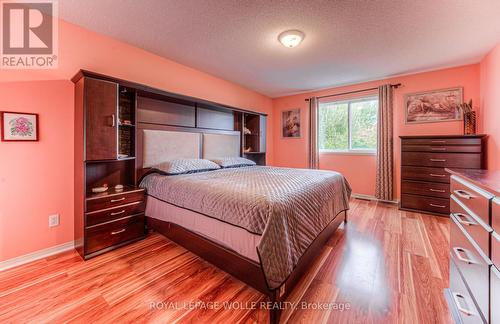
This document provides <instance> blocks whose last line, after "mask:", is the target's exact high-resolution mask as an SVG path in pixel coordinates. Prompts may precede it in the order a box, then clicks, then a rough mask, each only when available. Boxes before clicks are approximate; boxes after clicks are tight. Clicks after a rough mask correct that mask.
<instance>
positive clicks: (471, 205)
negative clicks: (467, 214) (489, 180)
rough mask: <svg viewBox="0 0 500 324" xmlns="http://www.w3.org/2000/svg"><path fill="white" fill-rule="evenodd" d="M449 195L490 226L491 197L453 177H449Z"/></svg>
mask: <svg viewBox="0 0 500 324" xmlns="http://www.w3.org/2000/svg"><path fill="white" fill-rule="evenodd" d="M451 193H452V194H453V195H454V196H455V197H456V198H457V199H458V200H459V201H460V202H461V203H462V204H464V205H465V206H466V207H467V208H468V209H469V210H470V211H472V212H473V213H474V214H476V216H478V217H479V218H481V220H482V221H483V222H485V223H486V224H487V225H491V223H490V200H491V199H492V198H493V196H491V195H490V194H489V193H487V192H485V191H483V190H481V189H479V188H476V187H474V186H473V185H471V184H469V183H468V182H467V181H465V180H462V179H461V178H459V177H457V176H454V175H453V176H451Z"/></svg>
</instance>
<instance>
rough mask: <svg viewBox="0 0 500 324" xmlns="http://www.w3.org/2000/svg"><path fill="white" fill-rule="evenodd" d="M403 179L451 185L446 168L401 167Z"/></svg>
mask: <svg viewBox="0 0 500 324" xmlns="http://www.w3.org/2000/svg"><path fill="white" fill-rule="evenodd" d="M401 179H402V180H421V181H429V182H442V183H450V174H449V173H448V172H446V171H445V170H444V168H426V167H414V166H403V167H401Z"/></svg>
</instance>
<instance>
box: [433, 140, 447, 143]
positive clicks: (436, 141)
mask: <svg viewBox="0 0 500 324" xmlns="http://www.w3.org/2000/svg"><path fill="white" fill-rule="evenodd" d="M431 143H446V141H441V140H434V141H431Z"/></svg>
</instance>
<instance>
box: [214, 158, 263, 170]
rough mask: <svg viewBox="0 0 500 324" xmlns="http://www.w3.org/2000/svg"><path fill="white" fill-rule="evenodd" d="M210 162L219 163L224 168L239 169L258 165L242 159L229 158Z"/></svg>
mask: <svg viewBox="0 0 500 324" xmlns="http://www.w3.org/2000/svg"><path fill="white" fill-rule="evenodd" d="M210 160H211V161H212V162H215V163H217V164H218V165H220V166H221V167H222V168H239V167H244V166H253V165H255V164H256V163H255V162H254V161H251V160H249V159H245V158H242V157H227V158H219V159H210Z"/></svg>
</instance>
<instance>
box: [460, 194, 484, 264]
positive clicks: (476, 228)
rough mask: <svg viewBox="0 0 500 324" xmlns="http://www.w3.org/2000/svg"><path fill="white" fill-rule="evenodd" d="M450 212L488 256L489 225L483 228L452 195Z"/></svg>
mask: <svg viewBox="0 0 500 324" xmlns="http://www.w3.org/2000/svg"><path fill="white" fill-rule="evenodd" d="M450 212H451V214H452V215H453V216H455V219H456V220H457V222H459V223H460V224H461V225H462V226H463V229H464V230H465V231H466V232H467V234H469V235H470V236H471V237H472V238H473V239H474V241H475V242H476V243H477V245H479V247H480V248H481V250H483V252H484V253H485V254H486V255H488V256H489V252H490V232H491V228H489V226H488V227H487V228H485V227H484V226H483V225H482V224H481V221H480V220H478V219H476V216H474V215H471V214H469V213H468V212H467V211H466V210H465V209H464V208H462V206H461V205H460V202H459V201H458V199H457V198H456V197H455V196H454V195H452V196H451V199H450Z"/></svg>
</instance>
